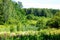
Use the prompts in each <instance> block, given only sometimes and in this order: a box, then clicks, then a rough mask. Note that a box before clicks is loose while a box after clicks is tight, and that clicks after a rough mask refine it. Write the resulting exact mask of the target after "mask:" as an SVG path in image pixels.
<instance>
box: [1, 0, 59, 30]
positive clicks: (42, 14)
mask: <svg viewBox="0 0 60 40" xmlns="http://www.w3.org/2000/svg"><path fill="white" fill-rule="evenodd" d="M22 7H23V5H22V3H21V2H18V3H16V2H14V1H11V0H0V25H3V24H7V25H10V24H11V25H12V24H14V25H17V26H18V27H19V26H20V25H22V26H23V25H24V26H27V25H31V26H35V27H38V30H39V29H41V28H42V27H43V28H45V27H47V26H50V27H55V28H59V27H60V10H59V9H47V8H45V9H41V8H22Z"/></svg>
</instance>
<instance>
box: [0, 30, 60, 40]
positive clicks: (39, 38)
mask: <svg viewBox="0 0 60 40" xmlns="http://www.w3.org/2000/svg"><path fill="white" fill-rule="evenodd" d="M59 31H60V29H44V30H40V31H19V32H0V40H60V32H59Z"/></svg>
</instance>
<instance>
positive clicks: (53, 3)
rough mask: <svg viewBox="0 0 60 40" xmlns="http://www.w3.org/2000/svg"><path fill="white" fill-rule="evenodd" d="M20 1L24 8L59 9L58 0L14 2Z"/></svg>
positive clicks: (23, 0)
mask: <svg viewBox="0 0 60 40" xmlns="http://www.w3.org/2000/svg"><path fill="white" fill-rule="evenodd" d="M15 1H21V2H22V3H23V6H24V8H30V7H34V8H54V9H60V1H59V0H15Z"/></svg>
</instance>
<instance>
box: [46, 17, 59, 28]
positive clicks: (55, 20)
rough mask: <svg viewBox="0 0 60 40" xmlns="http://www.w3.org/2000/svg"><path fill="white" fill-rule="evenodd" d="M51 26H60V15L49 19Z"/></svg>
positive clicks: (48, 23)
mask: <svg viewBox="0 0 60 40" xmlns="http://www.w3.org/2000/svg"><path fill="white" fill-rule="evenodd" d="M46 25H47V26H49V27H51V28H60V17H58V16H55V17H53V18H52V19H51V20H49V21H48V22H47V24H46Z"/></svg>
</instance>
